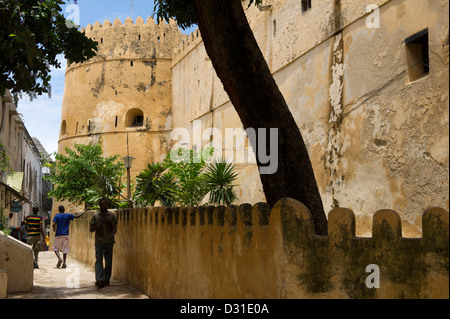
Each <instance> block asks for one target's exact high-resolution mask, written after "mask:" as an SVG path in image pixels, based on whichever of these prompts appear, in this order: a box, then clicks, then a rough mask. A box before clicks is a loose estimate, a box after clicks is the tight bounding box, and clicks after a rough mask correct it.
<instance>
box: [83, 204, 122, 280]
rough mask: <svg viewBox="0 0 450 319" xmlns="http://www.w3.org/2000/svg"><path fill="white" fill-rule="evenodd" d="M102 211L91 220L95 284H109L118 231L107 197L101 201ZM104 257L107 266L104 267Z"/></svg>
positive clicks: (115, 218)
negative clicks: (93, 236)
mask: <svg viewBox="0 0 450 319" xmlns="http://www.w3.org/2000/svg"><path fill="white" fill-rule="evenodd" d="M99 206H100V211H98V212H96V213H94V215H93V216H92V218H91V220H90V222H89V225H90V227H89V230H90V232H95V280H96V282H95V285H96V286H97V287H99V288H103V287H105V286H109V281H110V279H111V270H112V257H113V246H114V243H115V240H114V235H115V234H116V232H117V217H116V215H115V214H113V213H111V212H109V211H108V202H107V201H106V199H101V200H100V201H99ZM103 259H105V266H104V267H103Z"/></svg>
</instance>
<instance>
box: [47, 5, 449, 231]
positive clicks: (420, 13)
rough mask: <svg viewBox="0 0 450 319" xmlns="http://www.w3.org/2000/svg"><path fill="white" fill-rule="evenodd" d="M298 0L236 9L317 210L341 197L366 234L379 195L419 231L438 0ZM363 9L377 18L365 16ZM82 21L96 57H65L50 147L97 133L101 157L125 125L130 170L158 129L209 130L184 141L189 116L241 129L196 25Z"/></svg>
mask: <svg viewBox="0 0 450 319" xmlns="http://www.w3.org/2000/svg"><path fill="white" fill-rule="evenodd" d="M300 3H301V2H300V1H297V0H267V1H264V3H263V4H264V5H272V9H271V10H268V11H260V10H259V9H257V8H256V7H254V6H251V7H250V8H248V9H246V14H247V16H248V19H249V22H250V25H251V27H252V29H253V31H254V34H255V37H256V38H257V41H258V43H259V45H260V47H261V50H262V52H263V54H264V56H265V57H266V60H267V62H268V65H269V67H270V69H271V70H272V73H273V76H274V78H275V80H276V82H277V84H278V85H279V87H280V90H281V92H282V93H283V95H284V97H285V99H286V101H287V103H288V105H289V108H290V110H291V112H292V114H293V116H294V118H295V120H296V122H297V123H298V126H299V128H300V130H301V132H302V134H303V137H304V140H305V142H306V144H307V148H308V150H309V153H310V157H311V161H312V164H313V168H314V171H315V174H316V178H317V181H318V185H319V189H320V191H321V194H322V200H323V203H324V206H325V210H326V211H328V210H330V209H332V208H335V207H340V206H345V207H351V208H352V210H353V211H354V212H355V214H356V221H357V224H358V226H359V227H358V235H361V236H368V235H370V234H371V230H372V218H371V216H372V214H373V213H374V212H375V211H377V210H379V209H381V208H384V207H389V208H391V209H395V210H396V211H398V212H399V215H400V217H401V220H402V226H403V229H404V232H405V234H407V235H408V236H411V237H419V236H420V234H421V229H422V225H421V219H420V212H423V211H424V210H425V209H426V208H427V207H429V206H430V205H440V206H442V207H444V208H446V209H448V208H449V196H448V194H449V183H448V173H449V172H448V163H449V148H448V136H449V135H448V122H449V118H448V114H449V109H448V105H449V99H448V85H449V80H448V61H449V58H448V48H449V46H448V34H449V33H448V32H449V31H448V27H449V23H448V13H449V4H448V1H447V0H427V1H424V0H390V1H389V0H377V1H373V0H371V1H368V0H359V1H353V0H341V1H314V3H313V4H312V8H311V9H310V10H308V11H306V12H304V13H302V10H301V7H300ZM243 5H244V7H245V8H247V1H246V2H244V3H243ZM369 5H377V6H378V7H377V10H378V11H377V12H374V11H370V10H367V8H368V7H367V6H369ZM378 13H379V15H377V14H378ZM377 17H379V27H375V28H371V27H370V26H371V25H372V26H373V23H374V22H378V21H376V20H374V19H376V18H377ZM425 28H428V36H429V56H430V71H429V74H428V75H427V76H425V77H423V78H421V79H419V80H416V81H413V82H411V81H409V78H408V68H409V66H408V63H407V54H406V47H405V44H404V41H405V39H406V38H408V37H409V36H411V35H413V34H415V33H417V32H419V31H421V30H423V29H425ZM86 32H87V35H88V36H90V37H93V38H94V39H95V40H97V41H99V42H101V41H103V43H100V44H99V45H100V51H99V55H98V56H97V57H96V58H94V59H93V60H90V61H88V62H86V63H83V64H80V65H71V66H69V67H68V69H67V73H66V89H65V96H64V102H63V112H62V121H63V120H66V134H62V135H61V136H60V143H59V150H60V152H63V150H64V147H65V146H71V145H73V143H74V142H79V143H88V142H91V141H98V140H100V141H101V143H102V146H103V149H104V151H105V155H112V154H121V155H123V156H124V155H126V135H127V133H128V137H129V141H130V143H129V148H130V155H131V156H133V157H136V158H137V160H136V162H135V165H133V167H134V168H133V169H132V176H134V175H136V174H137V173H139V171H140V170H141V169H143V168H144V167H145V166H146V164H147V163H150V162H152V161H159V160H160V159H161V158H162V157H163V156H164V155H165V154H166V153H167V151H168V150H169V149H170V147H171V146H172V145H173V143H174V142H177V140H176V137H175V140H171V139H170V133H171V132H173V130H174V129H176V128H187V129H188V130H190V132H191V137H192V139H191V141H190V142H191V143H190V147H196V148H197V149H198V148H199V147H200V146H205V145H206V144H207V143H209V142H210V138H209V136H208V134H206V135H205V136H203V141H201V142H200V143H197V144H195V142H196V141H194V140H193V137H194V134H193V133H194V132H193V123H194V121H200V122H201V128H200V132H201V133H204V131H205V130H206V129H208V128H214V129H216V130H217V131H218V132H220V133H221V134H222V137H225V130H226V129H227V128H234V129H236V128H242V124H241V122H240V120H239V117H238V116H237V114H236V112H235V110H234V108H233V105H232V104H231V102H230V101H229V98H228V96H227V94H226V93H225V91H224V90H223V86H222V84H221V82H220V80H219V79H218V78H217V76H216V74H215V72H214V69H213V67H212V64H211V61H210V60H209V58H208V56H207V54H206V52H205V48H204V46H203V42H202V39H201V35H200V33H199V32H198V30H197V31H195V32H193V33H192V34H191V35H190V36H189V37H186V36H184V35H182V34H181V33H180V31H179V30H178V29H177V27H176V25H175V24H174V22H173V21H172V22H171V23H169V24H163V25H161V26H156V25H154V22H153V21H152V20H151V19H149V20H148V21H147V23H146V24H145V23H144V22H143V20H142V19H140V18H138V19H137V20H136V22H135V23H134V24H133V22H132V21H131V19H127V20H126V21H125V23H124V25H122V24H121V22H120V21H119V20H116V21H114V25H111V24H110V23H109V22H108V21H105V23H104V24H103V25H100V24H99V23H96V24H95V25H94V26H90V25H89V26H88V27H87V28H86ZM139 35H140V36H141V38H140V40H139ZM158 37H159V40H158ZM102 39H103V40H102ZM174 49H175V50H174ZM131 61H133V67H131V65H130V64H131ZM249 94H252V92H249ZM134 108H141V109H142V110H143V113H144V117H145V125H144V126H143V127H142V128H139V129H137V128H126V127H125V121H126V113H127V112H128V111H129V110H130V109H134ZM116 116H117V118H118V119H117V123H118V124H117V127H115V118H116ZM89 121H91V123H92V124H93V129H92V131H91V132H89V133H88V132H87V124H88V123H89ZM77 123H78V125H77ZM77 127H78V128H77ZM198 144H201V145H198ZM219 147H220V146H219ZM227 150H230V149H226V145H225V144H224V143H222V153H223V154H226V151H227ZM243 152H244V153H249V154H252V150H251V147H249V143H248V141H247V140H245V141H244V145H243V146H242V147H237V146H235V147H234V153H233V155H234V157H235V158H236V157H237V156H238V155H240V154H241V153H243ZM293 165H295V164H293ZM237 168H238V171H239V173H240V174H239V178H238V180H237V182H236V184H238V187H237V192H238V196H239V201H238V202H237V203H246V202H248V203H256V202H259V201H264V200H265V196H264V193H263V191H262V186H261V182H260V179H259V175H258V170H257V168H256V165H255V164H254V163H252V161H251V160H250V161H249V162H245V163H237ZM55 207H56V206H55Z"/></svg>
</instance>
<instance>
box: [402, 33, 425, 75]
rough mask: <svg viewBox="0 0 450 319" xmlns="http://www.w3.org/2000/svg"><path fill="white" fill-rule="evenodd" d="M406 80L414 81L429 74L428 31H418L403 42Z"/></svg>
mask: <svg viewBox="0 0 450 319" xmlns="http://www.w3.org/2000/svg"><path fill="white" fill-rule="evenodd" d="M405 46H406V59H407V62H408V78H409V81H414V80H417V79H420V78H421V77H424V76H426V75H428V73H429V72H430V57H429V51H428V29H425V30H423V31H420V32H418V33H416V34H414V35H412V36H410V37H409V38H407V39H406V40H405Z"/></svg>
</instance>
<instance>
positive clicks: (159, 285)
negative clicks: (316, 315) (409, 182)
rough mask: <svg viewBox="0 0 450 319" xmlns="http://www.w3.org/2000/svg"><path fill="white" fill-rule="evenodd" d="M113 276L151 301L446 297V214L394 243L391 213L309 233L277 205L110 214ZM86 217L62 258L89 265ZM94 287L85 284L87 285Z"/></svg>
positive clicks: (396, 230)
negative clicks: (362, 232)
mask: <svg viewBox="0 0 450 319" xmlns="http://www.w3.org/2000/svg"><path fill="white" fill-rule="evenodd" d="M115 213H116V214H117V217H118V220H119V224H118V231H117V234H116V244H115V247H114V258H113V277H114V278H117V279H119V280H121V281H123V282H127V283H130V284H132V285H134V286H135V287H136V288H138V289H140V290H141V291H143V292H144V293H146V294H147V295H149V296H150V297H151V298H155V299H159V298H173V299H178V298H191V299H192V298H193V299H197V298H211V299H213V298H230V299H234V298H236V299H244V298H255V299H259V298H276V299H278V298H408V299H410V298H446V299H447V298H449V214H448V212H447V211H446V210H444V209H442V208H436V207H435V208H430V209H428V210H426V211H425V212H424V214H423V216H422V229H423V236H422V238H403V237H402V229H401V221H400V217H399V215H398V213H396V212H395V211H392V210H380V211H377V212H376V213H375V214H374V216H373V236H372V237H370V238H365V237H364V238H363V237H356V236H355V216H354V214H353V212H352V211H351V210H349V209H345V208H337V209H333V210H332V211H330V212H329V214H328V224H329V225H328V236H318V235H315V234H314V227H313V221H312V217H311V215H310V213H309V210H308V209H307V208H306V207H305V206H304V205H303V204H301V203H300V202H298V201H296V200H293V199H290V198H284V199H281V200H279V201H278V202H277V203H276V205H275V206H274V207H273V208H272V209H270V207H269V206H268V205H267V204H265V203H257V204H255V205H253V206H252V205H250V204H243V205H240V206H230V207H223V206H219V207H213V206H204V207H150V208H136V209H125V210H118V211H116V212H115ZM91 215H92V212H89V213H88V214H85V215H84V216H82V217H81V218H79V219H75V220H74V221H73V222H72V223H71V229H70V236H71V239H70V240H71V242H70V244H71V255H72V256H74V257H76V258H78V259H80V260H82V261H85V262H88V263H90V264H91V265H94V262H95V253H94V235H93V234H91V233H90V232H89V225H88V224H89V219H90V217H91ZM93 280H94V278H93Z"/></svg>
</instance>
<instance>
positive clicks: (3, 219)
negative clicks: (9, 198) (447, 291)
mask: <svg viewBox="0 0 450 319" xmlns="http://www.w3.org/2000/svg"><path fill="white" fill-rule="evenodd" d="M3 213H4V210H3V206H1V205H0V230H1V231H2V232H3V233H4V234H5V235H9V234H11V229H9V227H8V216H5V215H3Z"/></svg>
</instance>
